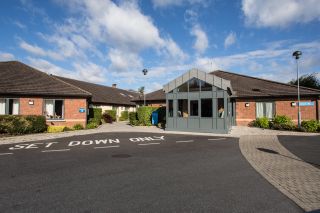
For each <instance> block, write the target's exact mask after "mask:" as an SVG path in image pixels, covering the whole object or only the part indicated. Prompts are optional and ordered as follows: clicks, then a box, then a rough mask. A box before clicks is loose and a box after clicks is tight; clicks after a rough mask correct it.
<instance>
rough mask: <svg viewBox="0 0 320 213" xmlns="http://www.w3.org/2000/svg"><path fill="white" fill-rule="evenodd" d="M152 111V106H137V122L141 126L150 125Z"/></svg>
mask: <svg viewBox="0 0 320 213" xmlns="http://www.w3.org/2000/svg"><path fill="white" fill-rule="evenodd" d="M153 111H154V108H153V107H149V106H142V107H139V108H138V110H137V113H138V121H139V124H141V125H142V126H151V114H152V112H153Z"/></svg>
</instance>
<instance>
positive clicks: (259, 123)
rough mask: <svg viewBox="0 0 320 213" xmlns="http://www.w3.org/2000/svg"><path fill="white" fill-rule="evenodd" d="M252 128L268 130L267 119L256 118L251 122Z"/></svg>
mask: <svg viewBox="0 0 320 213" xmlns="http://www.w3.org/2000/svg"><path fill="white" fill-rule="evenodd" d="M253 126H254V127H259V128H263V129H269V127H270V124H269V119H268V118H267V117H261V118H257V119H256V120H255V121H253Z"/></svg>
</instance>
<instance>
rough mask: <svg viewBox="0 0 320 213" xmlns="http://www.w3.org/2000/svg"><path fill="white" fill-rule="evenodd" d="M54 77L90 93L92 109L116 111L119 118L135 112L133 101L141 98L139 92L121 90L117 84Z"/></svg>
mask: <svg viewBox="0 0 320 213" xmlns="http://www.w3.org/2000/svg"><path fill="white" fill-rule="evenodd" d="M54 77H56V78H58V79H60V80H62V81H64V82H67V83H69V84H71V85H74V86H76V87H78V88H80V89H82V90H85V91H87V92H89V93H90V94H91V100H90V103H89V107H90V108H101V109H102V111H103V112H104V111H105V110H116V112H117V117H120V116H121V112H123V111H129V112H133V111H135V109H136V103H135V102H133V101H132V100H133V99H135V98H137V97H138V96H139V93H138V92H131V91H128V90H124V89H119V88H117V85H116V84H113V85H112V87H108V86H104V85H99V84H93V83H89V82H84V81H79V80H74V79H70V78H64V77H60V76H54Z"/></svg>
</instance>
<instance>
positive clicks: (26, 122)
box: [0, 115, 47, 135]
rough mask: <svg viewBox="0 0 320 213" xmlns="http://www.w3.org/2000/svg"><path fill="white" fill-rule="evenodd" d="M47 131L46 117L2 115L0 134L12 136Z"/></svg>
mask: <svg viewBox="0 0 320 213" xmlns="http://www.w3.org/2000/svg"><path fill="white" fill-rule="evenodd" d="M46 129H47V125H46V119H45V118H44V116H37V115H29V116H22V115H1V116H0V133H8V134H11V135H19V134H28V133H38V132H44V131H45V130H46Z"/></svg>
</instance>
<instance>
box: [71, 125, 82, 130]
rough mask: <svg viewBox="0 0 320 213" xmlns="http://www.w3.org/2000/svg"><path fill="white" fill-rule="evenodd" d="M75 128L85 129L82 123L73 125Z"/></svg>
mask: <svg viewBox="0 0 320 213" xmlns="http://www.w3.org/2000/svg"><path fill="white" fill-rule="evenodd" d="M73 129H74V130H81V129H84V127H83V126H82V125H81V124H75V125H74V126H73Z"/></svg>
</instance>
